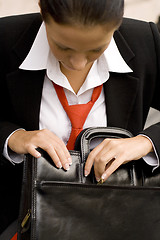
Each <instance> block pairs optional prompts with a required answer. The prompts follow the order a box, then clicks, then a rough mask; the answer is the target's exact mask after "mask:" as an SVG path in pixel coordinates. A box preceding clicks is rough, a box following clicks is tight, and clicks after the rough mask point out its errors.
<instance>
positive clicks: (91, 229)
mask: <svg viewBox="0 0 160 240" xmlns="http://www.w3.org/2000/svg"><path fill="white" fill-rule="evenodd" d="M159 199H160V191H159V190H158V191H156V190H155V189H145V190H144V189H142V188H134V187H130V188H126V187H125V188H123V187H110V186H100V187H97V186H95V185H92V186H91V185H83V186H82V185H81V184H80V185H77V184H76V185H75V184H62V183H61V184H59V183H51V182H43V183H42V184H41V186H39V188H38V189H37V193H36V196H35V200H36V202H37V205H36V216H35V218H33V228H34V230H35V232H33V233H34V234H33V238H32V239H39V240H45V239H46V240H54V239H55V240H70V239H74V240H83V239H85V240H90V239H92V240H97V239H99V240H107V239H110V240H122V239H127V240H135V239H136V240H142V239H145V240H159V238H160V227H159V226H160V214H159V209H160V201H159ZM34 219H38V220H39V221H34Z"/></svg>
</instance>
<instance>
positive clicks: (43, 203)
mask: <svg viewBox="0 0 160 240" xmlns="http://www.w3.org/2000/svg"><path fill="white" fill-rule="evenodd" d="M108 130H109V131H108ZM113 131H115V129H106V128H105V129H104V128H101V129H98V131H97V129H89V130H86V131H85V132H84V133H83V134H82V136H81V138H80V139H79V140H78V141H80V145H79V146H80V151H71V156H72V161H73V164H72V166H71V167H70V170H69V171H65V170H63V169H57V168H56V167H55V166H54V164H53V161H52V160H51V159H50V157H49V156H48V155H47V154H46V153H45V152H44V151H42V150H39V151H40V152H41V154H42V157H41V158H39V159H38V160H37V159H34V158H32V157H31V156H29V155H28V156H27V159H26V161H25V164H24V166H25V167H24V178H23V191H22V195H23V198H22V200H23V201H22V202H21V203H22V204H21V211H20V212H21V217H20V221H22V219H23V218H24V216H25V214H26V212H27V209H28V208H29V209H30V208H31V228H30V230H29V231H26V232H24V233H23V234H21V233H20V232H21V230H23V229H21V227H19V239H18V240H21V239H23V240H29V239H32V240H54V239H55V240H60V239H61V240H63V239H64V240H72V239H73V240H83V239H85V240H97V239H98V240H107V239H111V240H121V239H127V240H133V239H134V240H135V239H136V240H142V239H143V238H145V240H159V239H160V214H159V212H160V187H159V186H160V181H159V179H160V174H159V170H158V169H157V170H156V171H155V172H154V173H152V169H151V168H150V167H149V166H147V165H146V164H145V163H144V161H142V160H139V161H135V162H134V161H133V162H130V163H128V164H125V165H122V166H121V167H120V168H119V169H118V170H117V171H116V172H115V173H114V174H112V175H111V177H110V178H109V179H108V180H107V181H106V183H105V184H103V185H102V186H101V185H96V182H95V178H94V171H93V170H92V172H91V174H90V175H89V176H88V177H87V178H85V176H84V165H85V158H86V156H87V154H88V153H89V149H90V148H89V145H90V141H91V139H93V138H95V137H97V136H100V137H104V136H105V137H106V136H111V137H116V136H117V137H130V136H131V135H130V134H129V133H128V132H126V131H123V130H121V129H117V132H116V133H115V132H114V133H113ZM98 133H99V135H98ZM106 134H107V135H106ZM77 150H78V144H77ZM22 216H23V217H22ZM19 226H20V224H19ZM30 231H31V232H30Z"/></svg>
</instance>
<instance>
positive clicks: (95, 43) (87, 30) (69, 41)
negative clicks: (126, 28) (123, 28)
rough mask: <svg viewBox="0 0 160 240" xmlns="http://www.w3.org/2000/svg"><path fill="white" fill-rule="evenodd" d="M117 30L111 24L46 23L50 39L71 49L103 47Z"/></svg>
mask: <svg viewBox="0 0 160 240" xmlns="http://www.w3.org/2000/svg"><path fill="white" fill-rule="evenodd" d="M115 30H116V29H115V27H113V26H112V25H109V24H108V25H105V26H104V25H95V26H84V25H83V26H82V25H76V26H69V25H61V24H57V23H56V22H54V21H49V23H46V31H47V35H48V37H49V38H50V40H51V41H54V42H55V43H56V44H59V45H61V46H62V47H68V48H71V49H72V48H73V49H76V48H77V47H78V48H79V47H82V48H85V47H86V48H87V49H88V48H90V49H92V48H93V49H95V48H97V47H101V46H103V45H104V44H106V43H107V42H109V41H110V39H111V37H112V36H113V33H114V31H115Z"/></svg>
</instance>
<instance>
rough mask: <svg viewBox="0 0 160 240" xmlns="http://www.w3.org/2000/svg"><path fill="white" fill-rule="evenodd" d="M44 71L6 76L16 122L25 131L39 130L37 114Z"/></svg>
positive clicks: (21, 71) (22, 72) (19, 71)
mask: <svg viewBox="0 0 160 240" xmlns="http://www.w3.org/2000/svg"><path fill="white" fill-rule="evenodd" d="M44 76H45V70H42V71H24V70H17V71H16V72H13V73H11V74H9V75H8V76H7V84H8V89H9V91H10V96H11V99H10V101H11V103H12V106H13V108H14V114H15V116H14V118H15V119H16V122H17V123H18V124H19V125H20V126H22V125H23V127H25V128H26V130H35V129H39V112H40V103H41V96H42V89H43V82H44Z"/></svg>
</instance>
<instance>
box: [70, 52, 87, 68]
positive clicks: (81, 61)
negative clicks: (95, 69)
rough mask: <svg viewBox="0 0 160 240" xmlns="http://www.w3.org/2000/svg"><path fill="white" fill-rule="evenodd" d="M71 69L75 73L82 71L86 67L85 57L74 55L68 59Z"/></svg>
mask: <svg viewBox="0 0 160 240" xmlns="http://www.w3.org/2000/svg"><path fill="white" fill-rule="evenodd" d="M70 63H71V65H72V68H73V69H74V70H77V71H81V70H83V69H84V68H85V67H86V65H87V58H86V56H85V55H80V54H77V55H74V56H71V57H70Z"/></svg>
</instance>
